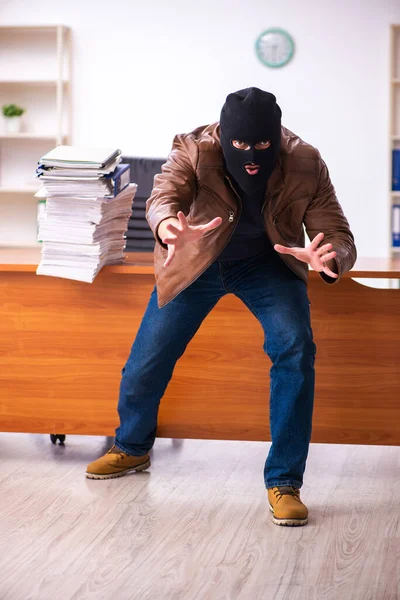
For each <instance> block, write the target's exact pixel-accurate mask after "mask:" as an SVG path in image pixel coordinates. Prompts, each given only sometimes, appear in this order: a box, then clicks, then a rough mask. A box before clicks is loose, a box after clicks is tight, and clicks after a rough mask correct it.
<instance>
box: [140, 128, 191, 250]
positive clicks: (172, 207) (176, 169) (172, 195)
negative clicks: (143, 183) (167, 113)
mask: <svg viewBox="0 0 400 600" xmlns="http://www.w3.org/2000/svg"><path fill="white" fill-rule="evenodd" d="M190 142H191V143H192V145H193V154H194V157H195V162H194V164H193V163H192V160H191V158H190V156H189V153H188V146H189V145H190ZM191 150H192V148H191ZM196 163H197V145H196V143H195V142H194V141H193V140H192V141H191V140H189V139H188V136H187V135H184V134H183V135H176V136H175V138H174V141H173V145H172V149H171V152H170V154H169V156H168V158H167V161H166V163H165V164H164V165H163V166H162V168H161V173H160V174H159V175H156V176H155V178H154V186H153V190H152V192H151V195H150V198H149V199H148V200H147V202H146V219H147V222H148V224H149V226H150V229H151V230H152V232H153V235H154V237H155V239H156V240H157V241H158V242H159V243H160V244H161V245H162V246H164V247H166V246H165V244H163V243H162V241H161V240H160V238H159V237H158V235H157V229H158V226H159V225H160V223H161V221H164V219H168V218H171V217H176V215H177V213H178V212H179V211H182V212H183V213H184V214H185V215H187V214H188V213H189V211H190V206H191V204H192V202H193V199H194V197H195V193H196V169H195V164H196Z"/></svg>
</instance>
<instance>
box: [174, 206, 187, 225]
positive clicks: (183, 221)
mask: <svg viewBox="0 0 400 600" xmlns="http://www.w3.org/2000/svg"><path fill="white" fill-rule="evenodd" d="M176 216H177V217H178V219H179V225H180V226H181V227H182V229H186V228H187V227H188V222H187V219H186V217H185V215H184V214H183V212H182V211H181V210H180V211H179V212H178V214H177V215H176Z"/></svg>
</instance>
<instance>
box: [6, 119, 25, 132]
mask: <svg viewBox="0 0 400 600" xmlns="http://www.w3.org/2000/svg"><path fill="white" fill-rule="evenodd" d="M21 125H22V119H21V117H4V131H5V133H19V132H20V131H21Z"/></svg>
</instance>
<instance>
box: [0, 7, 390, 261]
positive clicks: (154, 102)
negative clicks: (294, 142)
mask: <svg viewBox="0 0 400 600" xmlns="http://www.w3.org/2000/svg"><path fill="white" fill-rule="evenodd" d="M0 22H1V23H2V24H65V25H69V26H70V27H72V29H73V46H74V87H73V108H74V127H73V134H74V135H73V142H74V143H76V144H86V145H89V144H90V145H100V146H108V145H111V146H118V147H120V148H121V149H122V150H123V152H124V153H126V154H131V155H137V156H159V157H163V156H166V155H167V153H168V151H169V149H170V145H171V141H172V138H173V136H174V134H175V133H177V132H183V131H189V130H191V129H193V128H194V127H196V126H198V125H201V124H205V123H208V122H211V121H215V120H218V118H219V111H220V108H221V105H222V104H223V102H224V99H225V97H226V95H227V94H228V93H229V92H231V91H234V90H236V89H240V88H243V87H247V86H250V85H256V86H259V87H261V88H263V89H266V90H269V91H272V92H274V93H275V94H276V96H277V98H278V102H279V103H280V105H281V107H282V110H283V122H284V124H285V125H286V126H287V127H289V128H290V129H292V130H293V131H295V132H296V133H298V134H299V135H300V136H301V137H303V138H304V139H305V140H306V141H309V142H310V143H312V144H313V145H315V146H317V147H318V148H319V150H320V151H321V154H322V156H323V157H324V158H325V160H326V162H327V164H328V166H329V169H330V172H331V176H332V180H333V182H334V184H335V187H336V190H337V193H338V197H339V199H340V201H341V203H342V205H343V208H344V210H345V213H346V214H347V216H348V218H349V220H350V223H351V225H352V228H353V230H354V233H355V235H356V241H357V245H358V249H359V255H360V256H372V255H375V256H385V255H387V254H388V251H389V200H388V181H389V145H388V118H389V106H388V105H389V83H388V81H389V24H390V23H392V22H397V23H399V22H400V2H398V0H374V1H368V0H319V1H318V0H307V1H304V0H303V1H299V0H279V2H278V1H276V0H274V2H267V1H262V0H240V1H239V0H199V1H198V2H197V3H196V4H195V3H194V2H192V0H147V1H142V0H141V1H138V0H118V2H114V3H112V2H110V1H109V0H108V1H107V2H106V1H105V0H68V1H60V2H54V0H51V1H50V0H41V1H40V2H35V1H33V0H8V1H7V0H3V2H1V1H0ZM271 26H280V27H283V28H285V29H287V30H288V31H289V32H290V33H291V34H292V35H293V37H294V38H295V42H296V46H297V48H296V54H295V58H294V60H293V61H292V63H291V64H290V65H289V66H287V67H285V68H283V69H278V70H271V69H267V68H266V67H264V66H263V65H262V64H261V63H260V62H259V61H258V59H257V58H256V56H255V54H254V50H253V48H254V42H255V40H256V38H257V36H258V35H259V34H260V33H261V32H262V31H263V30H264V29H266V28H268V27H271Z"/></svg>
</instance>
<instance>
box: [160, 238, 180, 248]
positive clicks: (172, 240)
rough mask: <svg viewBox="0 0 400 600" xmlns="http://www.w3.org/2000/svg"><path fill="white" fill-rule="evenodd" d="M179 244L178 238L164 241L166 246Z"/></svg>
mask: <svg viewBox="0 0 400 600" xmlns="http://www.w3.org/2000/svg"><path fill="white" fill-rule="evenodd" d="M177 242H178V239H177V238H176V237H172V236H171V237H166V238H164V239H163V243H164V244H168V245H171V246H175V244H176V243H177Z"/></svg>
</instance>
